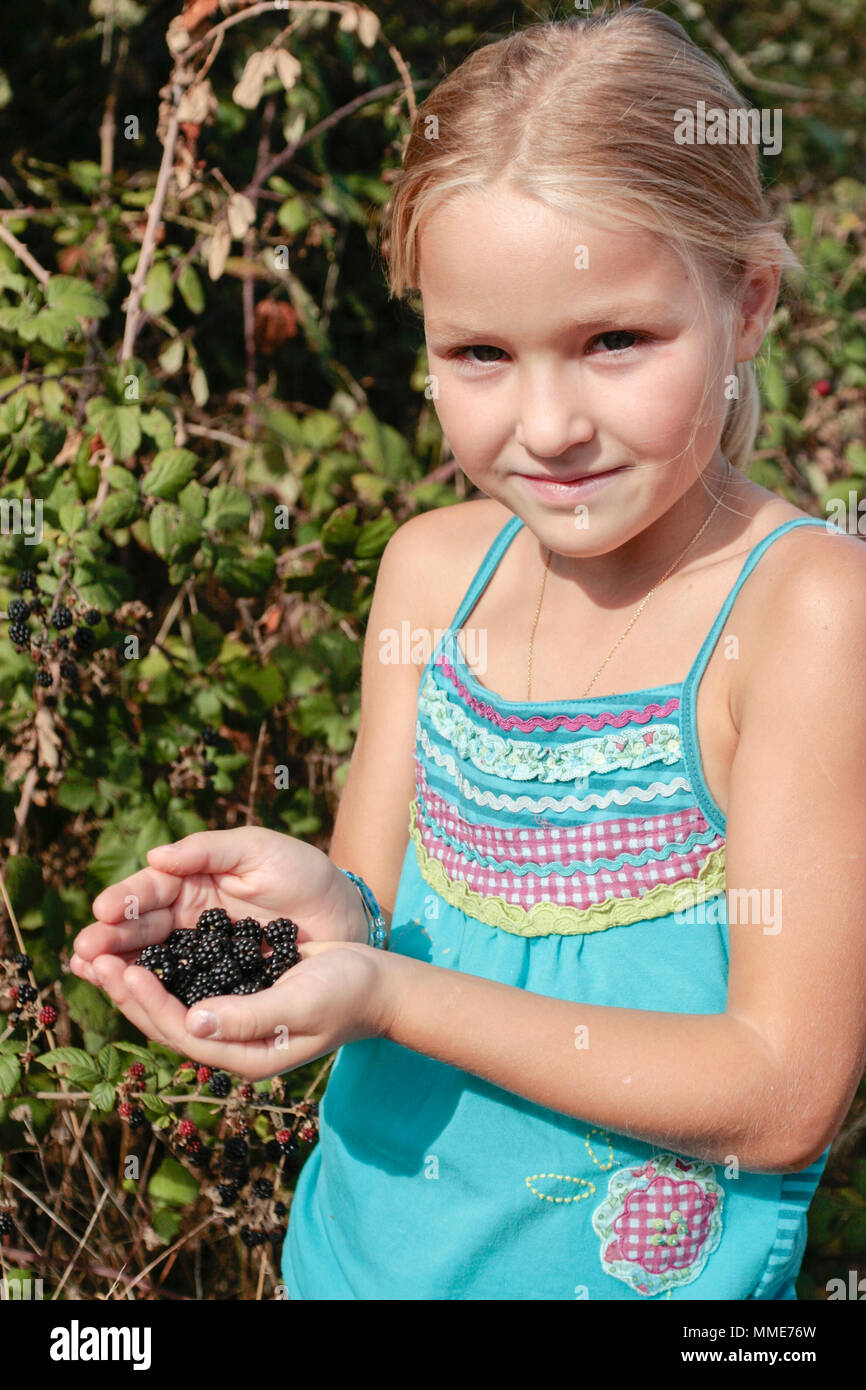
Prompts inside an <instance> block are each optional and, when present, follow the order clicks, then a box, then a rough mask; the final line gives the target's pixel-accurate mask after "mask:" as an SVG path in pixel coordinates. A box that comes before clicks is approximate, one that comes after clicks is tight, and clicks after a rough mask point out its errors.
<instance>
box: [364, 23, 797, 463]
mask: <svg viewBox="0 0 866 1390" xmlns="http://www.w3.org/2000/svg"><path fill="white" fill-rule="evenodd" d="M698 101H703V102H705V103H706V107H707V108H710V107H721V108H723V109H724V110H725V111H726V112H727V111H728V110H730V109H731V108H740V109H743V108H746V109H748V106H747V103H746V101H745V100H744V98H743V97H742V96H741V95H740V93H739V92H738V90H737V88H736V87H735V86H734V84H733V83H732V82H731V80H730V78H729V77H728V76H727V74H726V73H725V72H724V70H723V69H722V67H721V66H720V65H719V64H718V63H717V62H716V61H715V59H714V58H712V57H710V56H709V55H708V54H706V53H704V52H703V51H702V50H701V49H700V48H698V47H697V46H696V45H695V44H694V43H693V42H692V40H691V39H690V38H689V36H688V34H687V33H686V31H685V30H684V29H683V28H682V26H681V25H680V24H678V23H677V22H676V20H674V19H671V18H669V17H668V16H667V15H663V14H661V13H659V12H658V11H657V10H650V9H647V8H645V7H644V6H643V5H633V6H632V7H631V8H630V9H628V10H624V11H615V12H613V13H610V14H608V13H601V14H598V15H594V16H593V17H591V18H589V19H580V18H571V19H567V20H558V21H551V22H545V23H538V24H533V25H530V26H529V27H528V28H526V29H523V30H520V31H518V32H517V33H514V34H512V35H511V36H510V37H508V38H505V39H499V40H498V41H496V42H494V43H490V44H487V45H485V46H484V47H482V48H479V49H477V50H476V51H475V52H474V53H471V54H470V55H469V57H467V58H466V59H465V60H464V61H463V62H462V63H461V64H460V66H459V67H458V68H456V69H455V71H454V72H452V73H450V74H449V75H448V76H447V77H446V78H444V79H443V81H441V82H440V83H439V84H438V86H436V87H435V88H434V90H433V91H432V92H431V93H430V95H429V96H428V97H427V99H426V101H424V102H423V103H422V104H421V106H419V108H418V111H417V113H416V116H415V120H414V121H413V123H412V128H411V131H410V133H409V138H408V141H407V144H406V148H405V151H404V155H403V165H402V168H401V170H400V171H399V172H398V174H397V176H396V178H395V180H394V185H393V191H392V196H391V198H390V200H389V202H388V204H387V206H386V208H385V212H384V216H383V223H382V233H383V235H382V253H383V256H384V258H385V264H386V274H387V278H388V284H389V290H390V296H391V297H392V298H393V297H394V296H402V295H403V294H404V293H407V292H408V291H415V290H417V287H418V278H419V249H418V233H419V228H420V224H421V221H422V219H423V218H424V217H425V216H426V215H428V214H429V213H431V212H432V211H433V210H434V209H435V208H438V207H439V206H441V205H442V204H443V203H444V202H445V201H447V200H451V199H454V198H456V197H459V196H460V194H461V193H472V192H476V191H477V190H479V189H483V188H484V187H485V186H487V185H488V184H490V183H492V182H494V180H496V179H497V178H500V177H504V176H507V177H508V179H509V181H510V183H511V184H512V186H514V187H515V188H516V189H518V190H519V191H520V192H522V193H524V194H528V195H529V196H531V197H534V198H536V199H538V200H540V201H541V202H543V203H546V204H548V205H549V206H550V207H553V208H557V209H559V210H560V211H562V212H564V213H566V214H574V215H578V216H583V217H586V218H588V219H591V220H592V221H594V222H602V221H605V222H607V223H608V224H611V223H613V224H615V223H624V224H628V225H630V226H632V227H634V228H635V229H640V230H643V231H647V232H649V233H651V234H655V235H656V236H658V237H659V238H661V239H662V240H663V241H664V242H665V244H666V245H667V246H669V247H670V248H671V249H672V250H673V251H674V252H675V253H676V254H677V255H678V256H679V257H680V259H681V261H682V263H683V265H684V266H685V267H686V270H687V272H688V274H689V275H690V277H691V278H692V279H693V281H694V283H695V284H696V286H697V290H698V295H699V298H700V303H701V309H702V312H703V314H704V318H705V321H707V322H709V321H708V319H707V314H708V302H712V305H713V311H714V312H715V313H716V314H717V316H718V317H719V318H720V319H721V321H722V323H723V326H724V332H725V334H726V342H727V343H729V344H730V343H732V338H731V333H732V328H733V324H734V319H735V315H736V310H737V307H738V303H739V296H740V294H741V292H742V290H743V288H744V285H745V278H746V269H747V267H761V268H766V267H776V266H778V267H781V268H783V269H784V268H790V269H802V266H801V264H800V262H799V260H798V259H797V257H796V256H795V255H794V253H793V251H791V249H790V248H789V246H788V244H787V242H786V241H785V237H784V234H783V231H782V227H781V223H780V220H779V219H776V218H773V217H772V216H771V212H770V208H769V205H768V203H767V200H766V198H765V195H764V191H763V189H762V187H761V178H760V171H759V165H758V151H757V147H756V145H755V144H753V143H736V142H729V143H727V144H699V143H692V144H677V143H675V141H674V138H673V137H674V128H675V125H676V124H677V121H678V120H679V119H680V117H681V113H682V111H683V110H684V109H685V110H688V111H690V112H692V113H694V112H695V111H696V110H697V103H698ZM677 112H679V113H680V117H678V116H677V114H676V113H677ZM431 134H432V136H433V138H430V136H431ZM731 366H732V370H733V371H735V372H736V376H737V383H738V386H737V392H738V394H737V395H736V396H734V397H733V398H732V399H731V401H730V403H729V406H728V411H727V415H726V417H725V424H724V428H723V430H722V435H721V442H720V447H721V450H722V453H723V454H724V455H725V456H726V457H727V458H728V459H729V461H730V462H731V463H732V464H733V465H734V467H736V468H741V467H743V466H744V465H745V464H746V463H747V462H748V460H749V457H750V455H751V452H752V448H753V445H754V441H755V436H756V434H757V431H758V424H759V419H760V398H759V393H758V384H757V380H756V376H755V367H754V362H753V361H749V362H738V363H735V364H734V363H732V364H731ZM705 400H706V390H705V394H704V401H705ZM703 404H704V402H703V401H702V404H701V410H703ZM696 432H697V424H696V426H695V433H696ZM693 437H694V435H693Z"/></svg>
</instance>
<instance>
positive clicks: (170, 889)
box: [91, 868, 181, 922]
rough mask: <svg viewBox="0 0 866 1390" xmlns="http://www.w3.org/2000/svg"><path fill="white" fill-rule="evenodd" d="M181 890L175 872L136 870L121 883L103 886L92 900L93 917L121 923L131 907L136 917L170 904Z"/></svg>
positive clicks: (154, 869) (155, 869) (103, 920)
mask: <svg viewBox="0 0 866 1390" xmlns="http://www.w3.org/2000/svg"><path fill="white" fill-rule="evenodd" d="M180 889H181V882H180V880H179V879H178V878H177V877H176V876H175V875H174V874H170V873H166V872H164V871H163V870H160V869H158V868H153V869H139V870H138V873H135V874H130V876H129V878H124V879H122V880H121V882H120V883H112V885H111V887H110V888H103V890H102V892H101V893H100V894H99V895H98V896H97V897H95V898H94V899H93V902H92V903H91V908H92V910H93V915H94V917H98V918H99V920H100V921H102V922H122V921H124V920H126V918H125V913H126V912H127V911H128V909H129V908H130V907H133V908H134V910H135V913H136V916H138V917H142V916H143V915H144V914H145V913H146V912H152V911H154V910H155V909H159V908H166V907H171V905H172V903H173V902H174V900H175V898H176V897H177V895H178V893H179V892H180ZM130 899H131V900H132V901H131V902H130Z"/></svg>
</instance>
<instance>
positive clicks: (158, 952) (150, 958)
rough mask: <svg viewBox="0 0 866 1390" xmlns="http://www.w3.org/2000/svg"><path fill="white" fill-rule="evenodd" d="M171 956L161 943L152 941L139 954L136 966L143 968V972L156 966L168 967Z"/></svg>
mask: <svg viewBox="0 0 866 1390" xmlns="http://www.w3.org/2000/svg"><path fill="white" fill-rule="evenodd" d="M170 959H171V956H170V955H169V953H168V951H167V950H166V948H165V946H164V945H163V943H162V942H161V941H154V942H152V943H151V944H150V945H149V946H145V947H144V949H143V950H142V951H141V953H140V954H139V957H138V960H137V961H136V962H135V964H136V965H142V966H144V968H145V970H153V968H154V966H156V965H168V963H169V961H170Z"/></svg>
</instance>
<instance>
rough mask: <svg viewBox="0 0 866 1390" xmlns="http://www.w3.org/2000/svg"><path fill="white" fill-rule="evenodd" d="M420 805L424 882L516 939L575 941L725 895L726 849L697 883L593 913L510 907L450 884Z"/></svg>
mask: <svg viewBox="0 0 866 1390" xmlns="http://www.w3.org/2000/svg"><path fill="white" fill-rule="evenodd" d="M417 807H418V802H417V799H415V800H413V801H412V802H411V803H410V805H409V834H410V836H411V838H412V839H413V840H414V842H415V851H416V854H417V856H418V868H419V871H420V873H421V877H422V878H423V879H424V880H425V881H426V882H427V883H429V884H430V887H431V888H433V889H435V891H436V892H437V893H438V894H439V896H440V898H443V899H444V900H445V902H447V903H449V904H450V906H451V907H456V908H457V909H458V910H459V911H460V912H465V913H467V915H468V916H470V917H475V918H477V919H478V920H479V921H481V922H485V923H486V924H487V926H489V927H500V928H501V929H502V930H503V931H507V932H512V933H513V934H514V935H515V936H553V935H557V936H575V935H578V934H585V933H588V932H594V931H606V930H607V929H608V927H626V926H630V925H631V924H632V923H633V922H642V921H644V920H645V919H646V918H650V917H667V916H668V915H669V914H670V913H672V912H684V911H685V910H686V909H687V908H689V907H691V906H692V904H693V903H697V902H701V901H702V900H703V899H704V898H707V897H709V896H710V895H712V894H714V893H723V892H724V891H725V846H724V845H722V846H721V847H720V848H719V849H715V850H712V851H711V852H710V853H709V854H708V855H707V857H706V859H705V860H704V863H703V865H702V866H701V870H700V873H699V874H698V876H697V878H682V879H678V880H677V881H676V882H675V883H657V884H656V886H655V888H651V889H650V891H649V892H648V893H645V894H644V895H643V897H640V898H605V900H604V902H600V903H593V905H592V907H585V908H577V907H568V906H565V905H564V904H562V903H553V902H540V903H534V904H533V906H532V907H531V908H529V909H527V908H525V907H521V906H520V905H519V903H509V902H506V900H505V899H504V898H503V897H501V896H496V897H488V896H487V895H486V894H483V893H476V892H475V891H474V890H473V889H472V888H470V887H469V885H468V884H467V883H465V882H464V881H463V880H462V879H451V878H449V877H448V874H447V873H446V871H445V867H444V865H443V864H442V863H441V862H440V860H438V859H434V858H432V856H431V855H429V854H428V853H427V851H426V849H425V848H424V845H423V842H422V840H421V831H420V830H419V828H418V823H417V819H416V812H417Z"/></svg>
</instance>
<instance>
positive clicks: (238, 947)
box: [231, 935, 262, 978]
mask: <svg viewBox="0 0 866 1390" xmlns="http://www.w3.org/2000/svg"><path fill="white" fill-rule="evenodd" d="M231 950H232V956H233V957H234V959H235V961H236V962H237V964H238V967H239V969H240V972H241V975H242V976H246V977H247V978H249V976H250V975H254V974H255V973H256V971H257V970H258V969H259V967H260V966H261V963H262V953H261V947H260V946H259V943H258V941H256V939H255V937H254V936H237V935H236V936H235V938H234V940H233V942H232V947H231Z"/></svg>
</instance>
